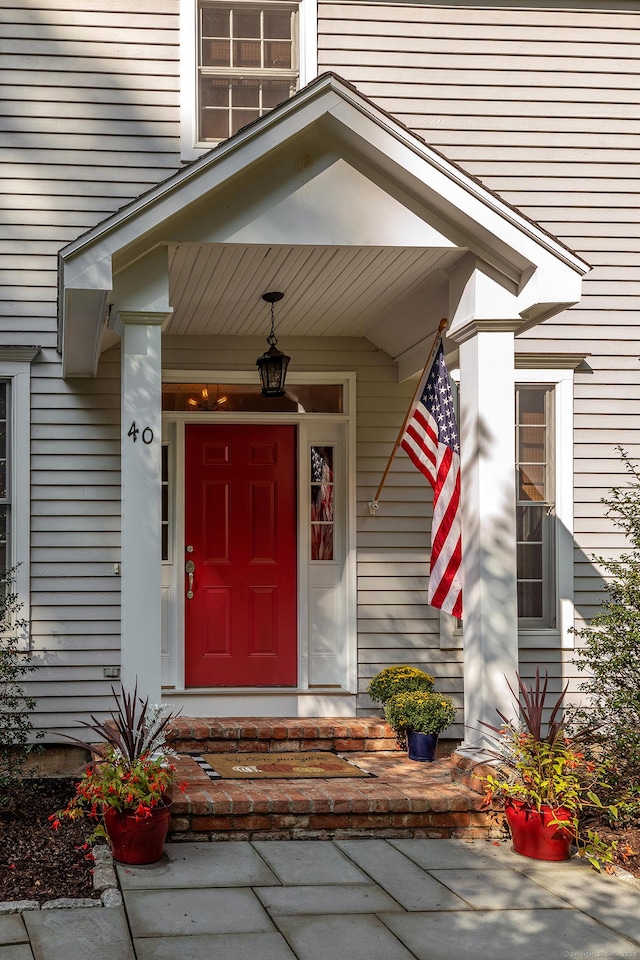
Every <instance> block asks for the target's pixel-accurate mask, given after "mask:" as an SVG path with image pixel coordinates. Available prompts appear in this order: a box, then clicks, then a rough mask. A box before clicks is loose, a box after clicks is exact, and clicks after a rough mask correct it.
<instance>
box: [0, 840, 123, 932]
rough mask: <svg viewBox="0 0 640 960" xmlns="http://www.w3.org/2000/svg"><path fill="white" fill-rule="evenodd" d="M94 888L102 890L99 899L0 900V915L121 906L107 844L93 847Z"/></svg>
mask: <svg viewBox="0 0 640 960" xmlns="http://www.w3.org/2000/svg"><path fill="white" fill-rule="evenodd" d="M93 856H94V867H93V889H94V891H95V892H96V893H98V892H100V899H99V900H90V899H89V898H88V897H76V898H74V897H59V898H58V899H57V900H47V902H46V903H43V904H39V903H38V901H37V900H3V901H0V916H2V915H3V914H8V913H24V912H25V911H27V910H72V909H77V908H79V907H82V908H88V907H121V906H122V894H121V893H120V888H119V886H118V878H117V877H116V871H115V869H114V866H113V856H112V854H111V850H109V847H107V846H106V845H105V844H101V845H100V846H97V847H94V848H93Z"/></svg>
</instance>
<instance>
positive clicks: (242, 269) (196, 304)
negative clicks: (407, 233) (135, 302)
mask: <svg viewBox="0 0 640 960" xmlns="http://www.w3.org/2000/svg"><path fill="white" fill-rule="evenodd" d="M463 253H464V252H463V251H460V250H458V249H455V250H451V249H444V250H443V249H427V250H425V249H420V248H397V247H378V246H375V247H345V246H335V247H317V246H300V245H297V246H291V245H282V246H271V245H263V244H259V245H254V246H244V245H241V244H191V243H184V244H179V245H174V246H170V248H169V301H170V303H171V305H172V307H173V315H172V316H171V318H170V319H169V321H168V323H167V325H166V327H165V333H167V334H173V335H180V334H187V335H190V336H198V335H207V334H208V335H211V334H220V335H225V336H261V335H263V334H264V335H265V336H266V334H267V333H268V316H269V313H268V311H269V308H268V307H267V305H266V304H265V303H264V301H263V300H262V294H263V293H265V292H267V291H268V290H281V291H283V292H284V294H285V296H284V299H283V300H282V301H281V302H280V303H279V304H278V305H277V307H276V318H277V335H278V337H280V336H283V337H284V336H310V337H333V336H353V337H366V336H367V335H370V334H371V333H372V331H373V329H374V327H375V325H376V323H377V322H379V321H380V320H381V319H383V318H385V317H386V318H387V319H388V320H390V319H391V318H393V316H394V314H395V315H396V317H397V318H398V319H399V316H398V315H399V313H400V312H403V313H404V311H406V310H407V309H408V308H407V307H406V306H405V308H404V311H403V308H402V306H401V305H402V304H403V303H405V301H407V302H408V300H409V299H410V296H411V294H413V293H414V291H416V290H418V289H419V288H420V287H421V286H423V285H424V284H425V282H426V281H428V280H429V278H432V277H433V276H434V275H435V274H436V272H437V271H439V270H445V269H448V268H450V267H452V266H453V265H454V263H455V262H456V261H457V260H458V259H459V258H460V257H461V256H462V255H463ZM428 313H429V311H427V310H426V309H425V311H424V314H423V317H428ZM427 322H428V321H427ZM397 333H398V337H397V348H398V353H400V352H402V351H403V350H405V349H407V348H408V347H410V346H413V344H412V343H409V342H405V338H404V337H403V336H402V335H401V334H400V333H399V331H397Z"/></svg>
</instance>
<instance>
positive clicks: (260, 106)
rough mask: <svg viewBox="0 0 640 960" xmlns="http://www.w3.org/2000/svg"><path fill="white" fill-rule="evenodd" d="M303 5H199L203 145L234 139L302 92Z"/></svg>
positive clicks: (214, 0) (241, 0)
mask: <svg viewBox="0 0 640 960" xmlns="http://www.w3.org/2000/svg"><path fill="white" fill-rule="evenodd" d="M298 34H299V27H298V4H297V3H286V2H284V0H262V2H261V0H231V2H224V0H200V2H199V7H198V142H200V143H210V142H214V143H215V142H217V141H220V140H225V139H227V137H231V136H233V134H234V133H237V132H238V130H240V129H241V128H242V127H244V126H246V125H247V124H248V123H251V122H252V121H253V120H257V119H258V117H261V116H262V115H263V114H264V113H267V112H268V111H269V110H272V109H273V107H275V106H277V105H278V104H279V103H282V102H283V101H284V100H288V99H289V97H291V96H292V95H293V94H294V93H295V91H296V89H297V87H298V75H299V68H298V60H299V55H298Z"/></svg>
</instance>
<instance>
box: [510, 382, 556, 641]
mask: <svg viewBox="0 0 640 960" xmlns="http://www.w3.org/2000/svg"><path fill="white" fill-rule="evenodd" d="M515 401H516V538H517V574H518V618H519V622H520V624H521V625H522V626H545V627H554V626H555V621H556V596H555V567H556V564H555V554H556V550H555V535H554V534H555V530H554V527H555V470H554V463H555V456H554V449H555V443H554V434H555V431H554V389H553V386H552V385H550V384H517V385H516V392H515Z"/></svg>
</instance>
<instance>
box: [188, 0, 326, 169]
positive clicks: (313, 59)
mask: <svg viewBox="0 0 640 960" xmlns="http://www.w3.org/2000/svg"><path fill="white" fill-rule="evenodd" d="M298 31H299V36H298V43H297V48H298V54H299V81H298V83H299V87H304V86H306V85H307V83H309V82H310V81H311V80H313V78H314V77H315V76H317V73H318V0H299V12H298ZM198 109H199V105H198V0H180V155H181V159H182V160H183V161H185V162H188V161H190V160H196V159H197V158H198V157H199V156H201V155H202V154H203V153H206V152H207V151H208V150H211V147H212V146H213V144H212V143H198V139H197V137H198Z"/></svg>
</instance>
